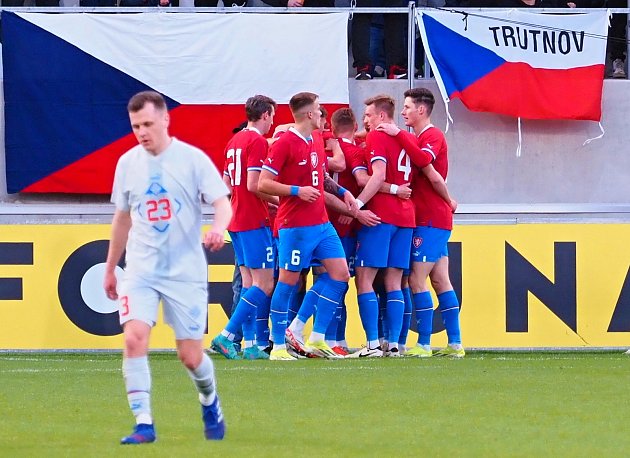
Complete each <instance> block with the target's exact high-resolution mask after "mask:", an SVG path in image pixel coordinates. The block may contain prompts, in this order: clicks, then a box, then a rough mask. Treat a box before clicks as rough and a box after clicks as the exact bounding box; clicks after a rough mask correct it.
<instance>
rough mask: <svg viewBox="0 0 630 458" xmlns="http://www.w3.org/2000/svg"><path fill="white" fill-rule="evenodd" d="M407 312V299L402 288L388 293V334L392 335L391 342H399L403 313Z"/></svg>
mask: <svg viewBox="0 0 630 458" xmlns="http://www.w3.org/2000/svg"><path fill="white" fill-rule="evenodd" d="M404 312H405V300H404V298H403V293H402V291H401V290H397V291H390V292H388V293H387V310H386V312H385V313H386V316H387V328H388V332H387V335H388V336H389V337H391V343H393V344H396V345H397V344H398V338H399V337H400V331H401V329H402V322H403V314H404Z"/></svg>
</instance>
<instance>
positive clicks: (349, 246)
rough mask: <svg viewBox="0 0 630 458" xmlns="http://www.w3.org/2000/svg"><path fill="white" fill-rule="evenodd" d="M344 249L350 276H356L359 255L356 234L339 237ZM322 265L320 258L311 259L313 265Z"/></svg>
mask: <svg viewBox="0 0 630 458" xmlns="http://www.w3.org/2000/svg"><path fill="white" fill-rule="evenodd" d="M339 240H340V241H341V246H342V247H343V251H344V252H345V253H346V263H347V264H348V271H349V272H350V276H351V277H354V260H355V258H356V256H357V238H356V237H354V236H346V237H339ZM321 265H322V263H321V261H320V260H319V259H311V267H320V266H321Z"/></svg>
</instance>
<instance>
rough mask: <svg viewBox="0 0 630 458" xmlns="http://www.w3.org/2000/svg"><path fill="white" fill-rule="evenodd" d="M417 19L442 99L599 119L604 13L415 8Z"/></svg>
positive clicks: (496, 109)
mask: <svg viewBox="0 0 630 458" xmlns="http://www.w3.org/2000/svg"><path fill="white" fill-rule="evenodd" d="M417 19H418V24H419V27H420V33H421V35H422V40H423V45H424V49H425V51H426V53H427V57H428V59H429V61H430V63H431V67H432V69H433V72H434V74H435V78H436V80H437V83H438V86H439V88H440V92H441V93H442V97H443V98H444V100H445V101H446V102H448V101H449V100H452V99H460V100H461V101H462V103H463V104H464V105H465V106H466V107H467V108H468V109H469V110H472V111H487V112H493V113H500V114H505V115H510V116H515V117H521V118H528V119H584V120H592V121H599V120H600V119H601V114H602V87H603V80H604V60H605V57H606V36H607V31H608V14H607V13H606V11H599V12H593V13H588V14H556V15H551V14H535V13H527V12H521V11H517V10H506V11H493V12H488V11H484V12H476V13H470V14H462V13H456V12H445V11H435V12H434V11H431V12H425V11H418V17H417Z"/></svg>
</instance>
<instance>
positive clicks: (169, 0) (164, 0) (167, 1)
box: [160, 0, 171, 6]
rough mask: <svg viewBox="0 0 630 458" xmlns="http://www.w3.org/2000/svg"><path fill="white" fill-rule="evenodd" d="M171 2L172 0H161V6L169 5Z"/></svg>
mask: <svg viewBox="0 0 630 458" xmlns="http://www.w3.org/2000/svg"><path fill="white" fill-rule="evenodd" d="M170 4H171V0H160V6H169V5H170Z"/></svg>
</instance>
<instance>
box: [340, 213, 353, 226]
mask: <svg viewBox="0 0 630 458" xmlns="http://www.w3.org/2000/svg"><path fill="white" fill-rule="evenodd" d="M352 221H354V218H353V217H352V216H348V215H339V218H337V222H338V223H339V224H350V223H352Z"/></svg>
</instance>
